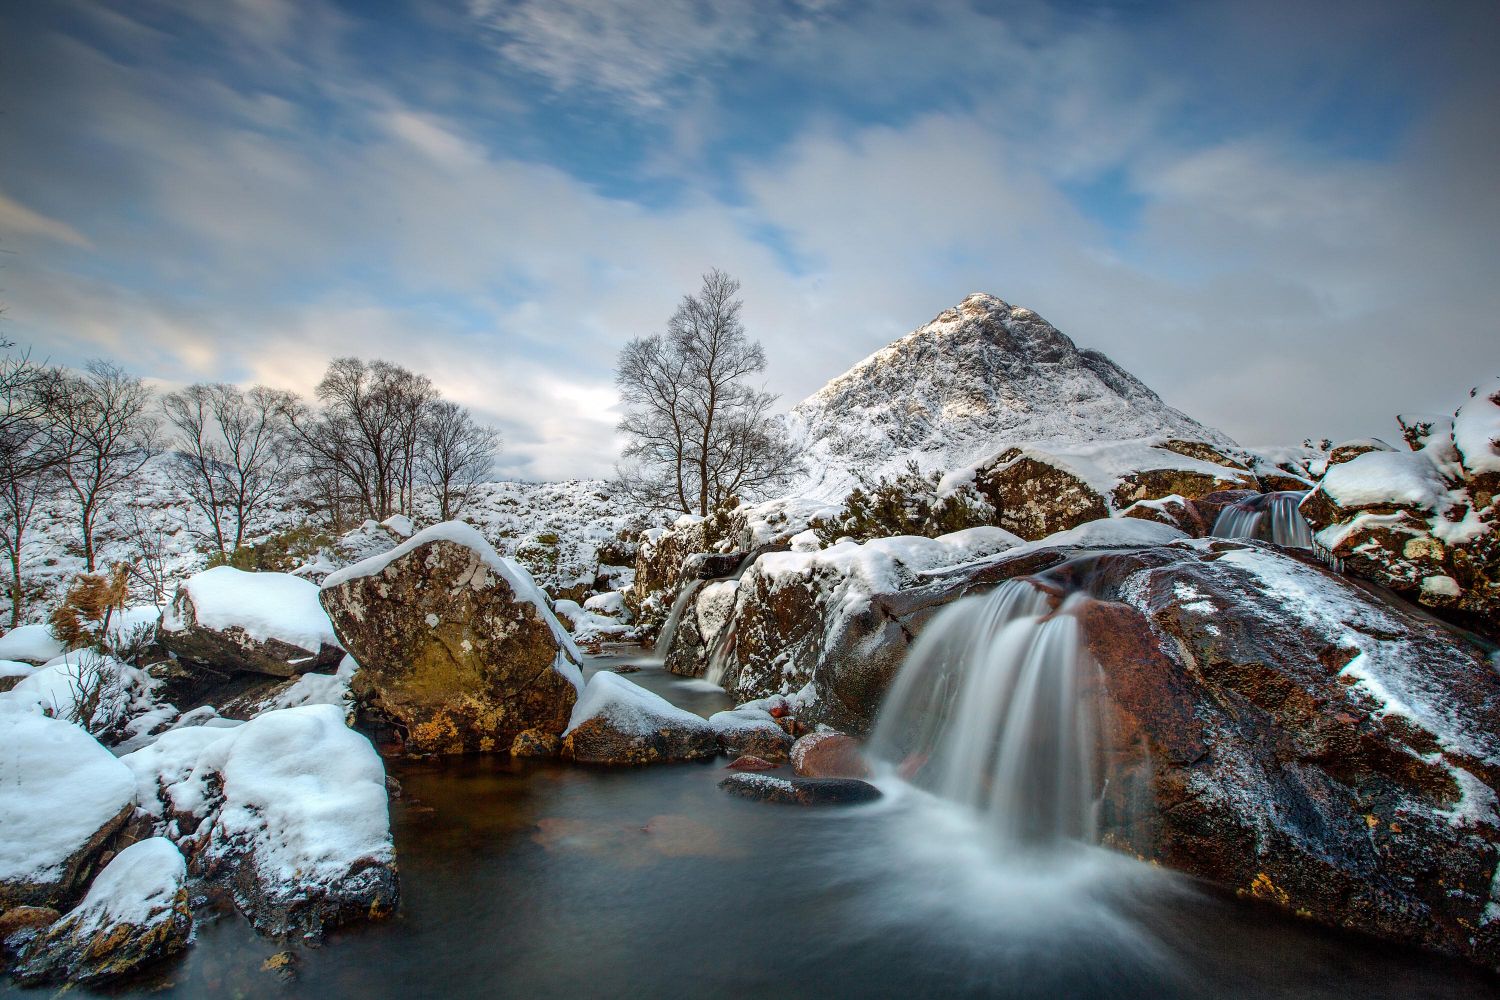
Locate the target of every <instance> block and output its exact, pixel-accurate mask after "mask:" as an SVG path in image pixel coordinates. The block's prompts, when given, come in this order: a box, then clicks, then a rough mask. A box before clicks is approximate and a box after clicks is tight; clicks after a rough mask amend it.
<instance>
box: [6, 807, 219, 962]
mask: <svg viewBox="0 0 1500 1000" xmlns="http://www.w3.org/2000/svg"><path fill="white" fill-rule="evenodd" d="M186 882H187V865H186V863H185V862H184V861H183V858H182V854H181V853H180V852H179V851H178V850H177V848H176V847H175V846H174V845H173V844H172V842H171V841H169V840H165V839H163V838H161V837H153V838H151V839H149V840H143V841H140V842H139V843H135V844H132V845H130V846H129V847H127V848H125V849H124V850H123V851H121V852H120V853H119V854H118V855H116V856H115V858H114V860H112V861H111V862H110V863H109V864H108V865H107V866H106V867H105V868H104V870H103V871H101V872H100V873H99V876H98V877H97V878H96V879H94V884H93V885H92V886H90V887H89V892H88V895H87V896H86V897H84V900H83V902H82V903H80V904H79V905H78V907H77V908H76V909H74V910H73V911H72V912H71V913H69V914H68V915H67V916H65V917H63V918H62V919H61V920H58V921H56V922H54V923H52V924H50V925H49V926H47V927H46V928H45V929H44V930H41V931H40V932H39V933H38V934H36V936H35V937H33V938H31V940H29V941H28V942H27V943H26V945H25V946H24V947H23V948H22V950H21V954H20V959H19V961H18V962H17V963H16V968H15V970H14V972H13V975H14V976H15V978H16V980H17V981H18V982H20V983H22V984H24V985H35V984H38V983H44V982H64V981H66V982H71V983H78V984H81V985H93V984H97V983H102V982H107V981H109V980H112V979H118V978H120V977H122V976H125V975H128V974H130V973H132V972H135V971H136V970H137V969H139V968H140V967H141V966H143V965H146V964H147V963H150V962H154V961H158V960H160V959H162V958H165V957H167V956H169V955H172V954H174V953H176V952H179V951H181V950H182V949H184V948H186V947H187V945H188V942H189V940H190V939H191V935H192V929H193V915H192V911H191V910H190V909H189V907H188V893H187V884H186Z"/></svg>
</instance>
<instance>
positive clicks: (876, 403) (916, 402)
mask: <svg viewBox="0 0 1500 1000" xmlns="http://www.w3.org/2000/svg"><path fill="white" fill-rule="evenodd" d="M786 420H787V424H788V427H789V430H790V432H791V433H792V434H793V435H795V436H796V437H797V438H799V439H800V440H802V441H803V442H804V455H805V456H806V461H807V474H806V478H805V479H804V480H803V481H801V482H800V483H797V484H794V486H793V492H797V493H801V494H804V495H810V496H823V497H827V498H830V499H832V498H836V497H841V496H842V495H843V494H844V493H845V492H847V490H848V488H849V486H850V485H851V483H852V482H853V480H854V478H855V476H856V474H864V475H870V476H878V475H881V474H885V473H889V472H892V471H894V470H897V469H899V468H901V467H902V466H904V465H905V464H906V462H907V461H908V460H910V459H916V460H917V461H918V463H919V464H921V465H922V467H923V468H926V469H943V470H946V469H952V468H956V467H959V466H963V465H968V464H970V463H973V462H976V461H978V460H979V459H981V458H984V457H985V456H987V455H991V454H994V453H995V452H998V451H1000V450H1002V449H1003V448H1005V447H1008V446H1010V445H1012V444H1019V443H1024V442H1036V441H1097V440H1104V439H1110V440H1119V439H1124V438H1145V437H1172V438H1188V439H1192V440H1196V441H1205V442H1209V443H1212V444H1216V445H1220V446H1229V445H1232V444H1233V442H1232V441H1231V440H1230V439H1229V438H1227V437H1226V436H1225V435H1224V434H1222V433H1221V432H1219V431H1216V430H1214V429H1212V428H1210V427H1205V426H1204V425H1203V424H1200V423H1198V422H1197V421H1196V420H1194V419H1192V418H1191V417H1189V416H1187V415H1186V414H1185V413H1182V412H1180V411H1178V410H1175V409H1173V408H1172V407H1170V406H1168V405H1167V404H1166V403H1164V402H1162V400H1161V398H1160V397H1159V396H1157V395H1156V393H1154V392H1152V391H1151V390H1150V389H1149V388H1147V387H1146V386H1145V385H1144V384H1142V383H1141V381H1140V380H1139V379H1137V378H1136V377H1135V376H1133V375H1131V374H1130V373H1129V372H1127V371H1125V370H1124V369H1122V368H1121V367H1120V366H1119V365H1117V364H1115V363H1114V362H1113V361H1111V360H1110V359H1109V358H1107V357H1105V356H1104V355H1103V354H1100V353H1099V352H1098V351H1088V350H1080V349H1079V348H1078V346H1077V345H1075V344H1074V343H1073V341H1072V340H1070V339H1069V338H1068V337H1067V336H1066V335H1065V334H1063V333H1062V332H1061V331H1059V330H1058V329H1057V328H1056V327H1054V326H1053V325H1052V324H1050V323H1048V322H1047V321H1046V320H1044V319H1042V318H1041V317H1040V316H1038V315H1037V314H1036V313H1034V312H1032V311H1031V310H1030V309H1024V308H1022V307H1020V306H1012V305H1010V304H1009V303H1007V302H1004V301H1002V300H1000V299H998V298H996V297H995V296H993V295H986V294H983V293H976V294H973V295H970V296H969V297H968V298H966V299H964V300H963V301H962V302H960V303H959V304H958V305H957V306H956V307H954V308H952V309H948V310H945V311H944V312H942V313H941V314H939V315H938V317H937V318H936V319H934V320H933V321H932V322H930V323H928V324H926V325H925V326H921V327H918V328H917V329H916V330H914V331H912V332H911V333H909V334H907V335H906V336H905V337H902V338H901V339H900V340H898V341H896V342H895V343H893V344H891V345H890V346H889V347H886V348H883V349H881V350H879V351H876V352H875V353H874V354H872V355H870V356H869V357H868V358H866V359H865V360H863V361H861V362H860V363H859V364H857V365H855V366H854V367H853V368H851V369H849V370H848V371H847V372H845V373H844V374H842V375H840V376H839V377H838V378H835V379H833V380H832V381H831V382H829V383H828V384H827V385H825V386H824V387H823V388H822V389H820V390H818V391H817V392H816V393H814V394H813V395H811V396H809V397H808V398H807V399H805V400H803V401H802V402H801V403H799V404H798V405H797V406H796V407H795V408H794V409H793V410H792V411H791V413H790V414H789V415H788V416H787V418H786Z"/></svg>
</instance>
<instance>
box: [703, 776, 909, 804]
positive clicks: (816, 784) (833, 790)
mask: <svg viewBox="0 0 1500 1000" xmlns="http://www.w3.org/2000/svg"><path fill="white" fill-rule="evenodd" d="M719 787H720V788H722V789H724V790H725V791H726V792H728V793H729V794H730V795H733V796H736V797H738V798H742V799H750V800H752V801H755V802H776V803H779V804H782V805H796V806H841V805H858V804H859V803H862V802H873V801H875V800H876V799H878V798H880V789H878V788H876V787H875V786H874V785H872V784H870V783H869V782H868V781H860V780H858V779H857V778H782V777H778V776H775V775H770V774H731V775H730V776H729V777H727V778H725V779H724V780H723V781H721V782H719Z"/></svg>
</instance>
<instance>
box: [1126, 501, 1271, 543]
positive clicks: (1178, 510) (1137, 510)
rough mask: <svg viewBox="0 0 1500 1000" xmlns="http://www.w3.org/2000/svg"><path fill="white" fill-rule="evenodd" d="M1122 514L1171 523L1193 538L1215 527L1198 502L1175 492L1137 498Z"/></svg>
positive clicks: (1144, 519)
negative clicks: (1149, 498)
mask: <svg viewBox="0 0 1500 1000" xmlns="http://www.w3.org/2000/svg"><path fill="white" fill-rule="evenodd" d="M1246 492H1248V491H1246ZM1213 495H1219V494H1213ZM1120 516H1121V517H1136V518H1140V519H1141V520H1143V521H1155V522H1156V523H1158V524H1169V525H1171V526H1172V527H1174V528H1177V529H1179V530H1181V531H1182V532H1183V533H1185V534H1187V535H1190V536H1192V537H1193V538H1202V537H1203V536H1204V535H1206V534H1208V533H1209V531H1210V530H1211V529H1212V528H1213V525H1212V524H1210V523H1208V521H1207V519H1206V518H1204V516H1203V514H1202V513H1201V512H1200V511H1199V509H1198V505H1197V504H1195V503H1194V502H1193V501H1191V500H1189V499H1187V498H1186V497H1180V496H1177V495H1176V494H1175V493H1174V494H1173V495H1171V496H1167V497H1162V498H1161V499H1160V500H1137V501H1136V502H1135V503H1133V504H1131V505H1130V506H1129V507H1126V508H1125V509H1124V510H1123V511H1121V512H1120Z"/></svg>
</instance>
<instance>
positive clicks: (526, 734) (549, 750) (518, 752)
mask: <svg viewBox="0 0 1500 1000" xmlns="http://www.w3.org/2000/svg"><path fill="white" fill-rule="evenodd" d="M561 751H562V738H561V737H560V736H558V735H557V734H556V733H548V732H544V731H543V730H540V729H526V730H523V731H522V732H520V733H517V734H516V738H515V739H514V740H512V741H511V744H510V755H511V756H512V757H556V756H557V755H558V753H560V752H561Z"/></svg>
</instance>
